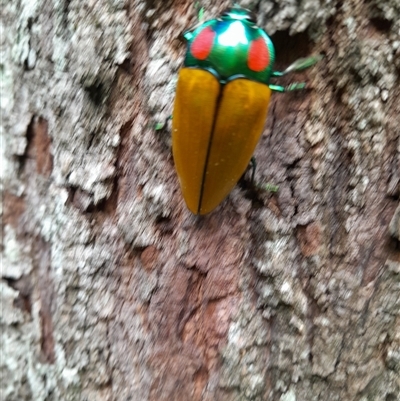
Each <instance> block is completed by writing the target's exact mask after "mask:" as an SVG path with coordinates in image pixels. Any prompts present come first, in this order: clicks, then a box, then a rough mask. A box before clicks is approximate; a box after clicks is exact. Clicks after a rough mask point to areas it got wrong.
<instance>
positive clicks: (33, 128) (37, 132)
mask: <svg viewBox="0 0 400 401" xmlns="http://www.w3.org/2000/svg"><path fill="white" fill-rule="evenodd" d="M48 126H49V124H48V122H47V120H46V119H44V118H43V117H40V116H39V117H37V116H34V117H33V118H32V121H31V123H30V124H29V127H28V132H27V137H28V149H27V155H28V157H31V158H34V159H35V160H36V171H37V172H38V173H39V174H41V175H43V176H45V177H49V176H50V174H51V172H52V170H53V155H52V154H51V138H50V136H49V134H48Z"/></svg>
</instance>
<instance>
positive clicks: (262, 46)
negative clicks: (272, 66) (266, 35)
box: [247, 38, 269, 72]
mask: <svg viewBox="0 0 400 401" xmlns="http://www.w3.org/2000/svg"><path fill="white" fill-rule="evenodd" d="M268 64H269V51H268V46H267V44H266V43H265V40H264V39H263V38H258V39H256V40H253V41H252V42H251V45H250V50H249V57H248V60H247V65H248V67H249V68H250V70H252V71H255V72H259V71H262V70H265V69H266V68H267V67H268Z"/></svg>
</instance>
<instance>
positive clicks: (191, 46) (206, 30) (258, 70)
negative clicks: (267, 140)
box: [184, 6, 275, 84]
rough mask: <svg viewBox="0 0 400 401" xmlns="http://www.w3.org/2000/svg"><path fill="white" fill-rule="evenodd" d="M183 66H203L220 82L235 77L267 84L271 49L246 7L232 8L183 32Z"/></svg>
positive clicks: (268, 39)
mask: <svg viewBox="0 0 400 401" xmlns="http://www.w3.org/2000/svg"><path fill="white" fill-rule="evenodd" d="M184 36H185V38H186V40H187V41H188V49H187V53H186V58H185V66H186V67H197V68H203V69H206V70H208V71H210V72H212V73H213V74H214V75H216V76H217V77H218V79H219V80H220V82H221V83H224V82H226V81H230V80H232V79H235V78H237V77H246V78H248V79H250V80H254V81H258V82H262V83H265V84H268V83H269V78H270V76H271V73H272V67H273V63H274V61H275V49H274V46H273V44H272V42H271V39H270V38H269V36H268V35H267V34H266V33H265V32H264V31H263V30H262V29H261V28H259V27H258V26H257V25H256V21H255V16H254V14H253V13H251V12H250V11H249V10H246V9H244V8H241V7H238V6H236V7H232V8H229V9H228V10H226V11H225V12H224V13H223V14H222V15H221V16H220V17H219V18H217V19H214V20H210V21H206V22H204V23H203V24H201V25H200V26H198V27H196V28H195V29H194V30H193V31H192V32H187V33H186V34H185V35H184Z"/></svg>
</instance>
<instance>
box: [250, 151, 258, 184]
mask: <svg viewBox="0 0 400 401" xmlns="http://www.w3.org/2000/svg"><path fill="white" fill-rule="evenodd" d="M250 168H251V185H254V178H255V176H256V168H257V160H256V158H255V157H254V156H252V157H251V159H250Z"/></svg>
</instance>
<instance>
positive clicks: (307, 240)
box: [297, 223, 321, 257]
mask: <svg viewBox="0 0 400 401" xmlns="http://www.w3.org/2000/svg"><path fill="white" fill-rule="evenodd" d="M297 239H298V241H299V243H300V249H301V253H302V254H303V255H304V256H305V257H308V256H312V255H316V254H317V253H318V250H319V247H320V245H321V226H320V225H319V224H318V223H311V224H308V225H307V226H300V227H299V228H298V230H297Z"/></svg>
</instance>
